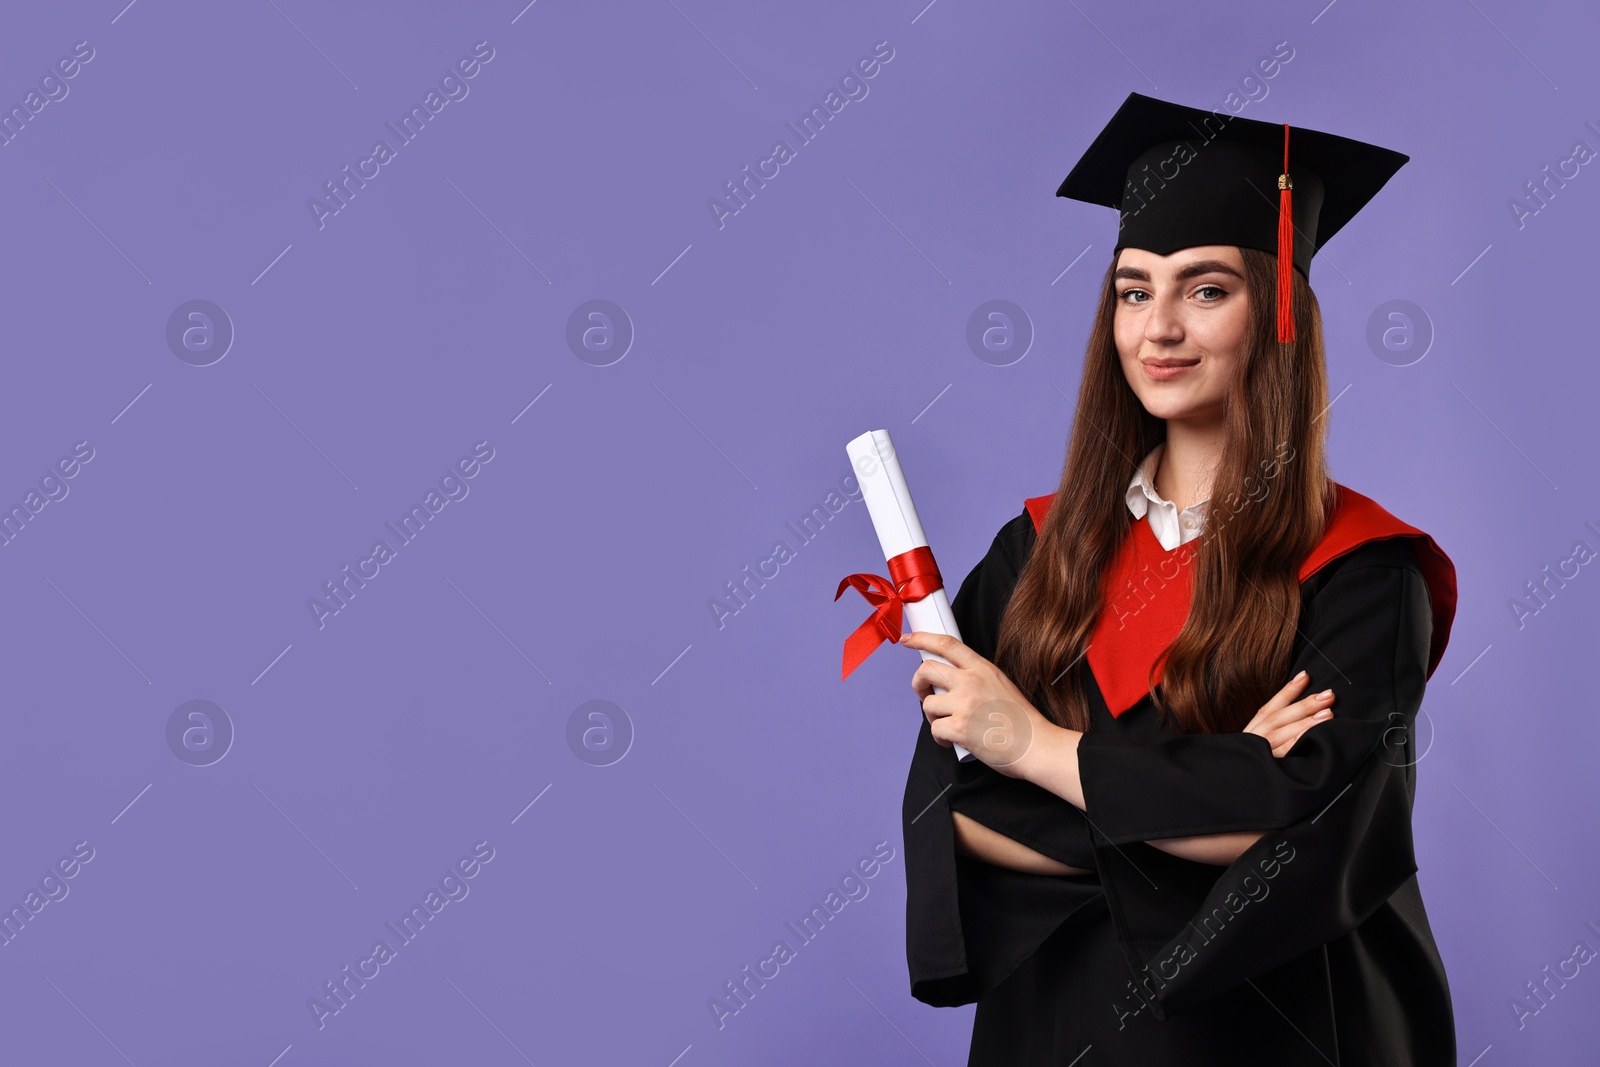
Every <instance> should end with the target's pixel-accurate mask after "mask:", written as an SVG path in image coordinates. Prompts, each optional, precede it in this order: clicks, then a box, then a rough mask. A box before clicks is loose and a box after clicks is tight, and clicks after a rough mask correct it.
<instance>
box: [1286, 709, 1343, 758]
mask: <svg viewBox="0 0 1600 1067" xmlns="http://www.w3.org/2000/svg"><path fill="white" fill-rule="evenodd" d="M1332 717H1333V712H1331V711H1326V710H1324V711H1319V712H1317V713H1316V714H1314V715H1312V716H1310V717H1309V718H1306V719H1303V720H1301V721H1300V722H1298V723H1295V724H1294V725H1292V726H1286V727H1284V728H1283V729H1281V730H1279V731H1278V732H1276V733H1275V734H1273V736H1272V754H1273V755H1274V756H1281V755H1283V754H1284V753H1285V752H1288V751H1289V750H1290V749H1291V748H1293V747H1294V745H1295V742H1296V741H1298V740H1300V738H1301V737H1303V736H1304V735H1305V732H1306V731H1307V730H1309V729H1311V728H1312V727H1313V726H1316V725H1317V724H1319V723H1324V722H1327V721H1328V720H1329V719H1330V718H1332Z"/></svg>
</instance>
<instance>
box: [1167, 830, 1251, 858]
mask: <svg viewBox="0 0 1600 1067" xmlns="http://www.w3.org/2000/svg"><path fill="white" fill-rule="evenodd" d="M1264 833H1266V831H1265V830H1238V831H1235V832H1234V833H1229V834H1199V835H1196V836H1194V837H1167V838H1162V839H1160V840H1153V841H1146V842H1145V844H1147V845H1149V846H1151V847H1152V848H1159V849H1160V850H1161V851H1163V852H1166V853H1168V854H1170V855H1173V856H1177V857H1178V858H1179V859H1185V860H1191V861H1193V862H1195V863H1210V864H1214V865H1216V866H1218V867H1229V866H1232V865H1233V862H1234V861H1235V860H1237V859H1238V858H1239V857H1240V856H1242V855H1244V853H1245V850H1246V849H1248V848H1249V847H1250V846H1251V845H1253V844H1255V843H1256V842H1257V841H1258V840H1260V839H1261V835H1262V834H1264Z"/></svg>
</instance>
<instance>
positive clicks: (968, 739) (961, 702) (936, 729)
mask: <svg viewBox="0 0 1600 1067" xmlns="http://www.w3.org/2000/svg"><path fill="white" fill-rule="evenodd" d="M900 643H901V644H902V645H905V646H906V647H907V648H915V649H917V650H919V651H921V652H922V654H923V656H925V657H926V656H929V653H930V652H937V653H938V654H937V655H933V656H932V657H931V658H928V659H925V660H924V662H923V664H922V666H920V667H918V668H917V672H916V673H915V674H913V675H912V676H911V688H912V689H914V690H915V691H916V694H917V696H918V697H920V698H921V699H922V713H923V714H924V715H926V716H927V717H928V728H929V730H931V731H932V733H933V739H934V740H935V741H937V742H939V744H941V745H946V746H948V745H952V744H953V745H955V747H956V749H957V750H958V751H964V750H970V751H971V754H972V755H973V756H974V757H975V758H977V759H980V760H982V761H983V762H984V763H987V764H988V765H989V766H991V767H993V768H994V769H995V770H997V771H999V772H1000V773H1001V774H1004V775H1006V776H1007V777H1010V778H1028V777H1029V773H1028V772H1029V770H1030V767H1029V765H1028V764H1024V763H1023V762H1022V758H1023V757H1024V756H1026V755H1027V754H1028V753H1029V752H1030V751H1032V750H1033V749H1034V747H1035V746H1036V745H1048V744H1050V743H1051V742H1054V741H1057V740H1060V739H1061V738H1063V737H1065V734H1066V731H1063V730H1062V729H1061V728H1060V727H1058V726H1056V725H1055V724H1054V723H1052V722H1050V720H1048V719H1046V718H1045V717H1044V716H1043V715H1042V714H1040V712H1039V709H1038V708H1035V707H1034V706H1033V704H1031V703H1030V702H1029V701H1028V698H1027V697H1025V696H1023V694H1022V691H1021V690H1020V689H1018V688H1017V687H1016V685H1015V684H1013V683H1012V681H1011V679H1010V678H1009V677H1007V676H1006V673H1005V672H1004V671H1002V670H1001V669H1000V668H999V667H996V666H995V665H994V664H993V663H991V662H990V661H989V660H986V659H984V658H983V657H982V656H980V655H978V654H977V653H976V652H974V651H973V650H972V649H971V648H969V647H967V646H966V645H964V644H962V643H961V641H960V640H959V639H957V638H955V637H951V636H950V635H948V634H940V633H927V632H924V631H913V632H911V633H908V634H905V635H903V636H902V637H901V638H900ZM1080 807H1081V805H1080Z"/></svg>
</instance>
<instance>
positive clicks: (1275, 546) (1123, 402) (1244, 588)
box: [995, 248, 1336, 733]
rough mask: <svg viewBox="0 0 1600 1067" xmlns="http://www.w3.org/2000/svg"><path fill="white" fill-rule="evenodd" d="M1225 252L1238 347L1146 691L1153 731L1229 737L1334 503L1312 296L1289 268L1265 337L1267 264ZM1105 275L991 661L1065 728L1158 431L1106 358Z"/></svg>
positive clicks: (1296, 607)
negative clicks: (1240, 264) (1246, 322)
mask: <svg viewBox="0 0 1600 1067" xmlns="http://www.w3.org/2000/svg"><path fill="white" fill-rule="evenodd" d="M1239 251H1240V254H1241V255H1242V256H1243V258H1244V267H1245V292H1246V293H1247V294H1248V298H1249V306H1250V326H1249V338H1250V340H1249V343H1248V344H1247V345H1246V346H1245V347H1246V351H1245V352H1244V354H1243V358H1242V360H1241V365H1240V367H1239V372H1238V373H1237V374H1236V376H1235V377H1234V380H1233V383H1232V386H1231V388H1230V390H1229V392H1228V395H1227V398H1226V401H1225V404H1224V407H1225V413H1224V416H1223V419H1224V424H1225V426H1226V440H1225V443H1224V445H1223V448H1222V453H1221V455H1220V457H1219V458H1218V461H1217V465H1216V467H1215V469H1214V471H1213V477H1212V482H1211V489H1212V491H1211V497H1210V504H1209V505H1208V506H1207V512H1206V521H1205V526H1204V529H1203V532H1202V534H1201V536H1200V537H1198V538H1196V539H1195V540H1193V541H1191V542H1189V543H1187V544H1185V545H1184V546H1183V547H1182V548H1181V549H1179V552H1181V553H1183V556H1184V558H1185V559H1186V560H1188V562H1186V563H1185V564H1184V565H1186V566H1189V567H1192V568H1194V584H1193V599H1192V601H1191V603H1190V608H1189V615H1188V618H1187V620H1186V621H1185V622H1184V624H1183V629H1182V630H1181V631H1180V632H1179V633H1178V635H1177V637H1176V638H1175V639H1174V640H1173V641H1172V643H1171V645H1169V646H1168V648H1167V649H1166V651H1165V652H1164V653H1163V657H1164V664H1163V665H1162V667H1161V670H1162V677H1161V684H1160V687H1159V688H1156V689H1154V690H1153V692H1154V698H1155V702H1156V706H1157V708H1158V710H1159V712H1160V714H1161V716H1162V719H1163V721H1164V722H1165V723H1168V724H1170V723H1171V722H1173V721H1176V723H1177V724H1178V725H1179V726H1180V727H1181V729H1182V730H1183V731H1184V732H1187V733H1195V732H1205V733H1221V732H1227V731H1237V730H1240V729H1242V728H1243V727H1244V725H1245V724H1246V723H1248V722H1249V721H1250V719H1251V717H1252V716H1254V714H1255V713H1256V711H1257V710H1258V709H1259V708H1260V707H1261V705H1262V704H1264V703H1266V702H1267V700H1268V699H1270V698H1271V696H1272V695H1273V694H1274V693H1275V692H1277V691H1278V690H1279V689H1281V688H1282V687H1283V686H1284V685H1285V684H1286V683H1287V682H1288V681H1289V679H1288V677H1287V671H1288V667H1289V656H1290V651H1291V648H1292V646H1293V643H1294V637H1295V626H1296V622H1297V621H1298V619H1299V616H1300V583H1299V574H1298V571H1299V567H1300V564H1301V563H1302V562H1303V561H1304V560H1305V558H1306V556H1307V555H1308V554H1309V553H1310V552H1311V550H1312V549H1313V548H1314V547H1315V546H1316V544H1317V543H1318V541H1320V540H1321V538H1322V535H1323V532H1324V531H1325V530H1326V528H1327V518H1328V516H1329V515H1330V514H1331V513H1332V509H1333V503H1334V499H1335V493H1336V490H1335V488H1334V485H1333V482H1332V480H1331V479H1330V478H1329V476H1328V471H1327V458H1326V431H1327V419H1326V418H1325V417H1324V414H1325V412H1326V409H1327V406H1328V385H1327V373H1326V368H1325V366H1324V359H1323V347H1322V316H1321V312H1320V310H1319V309H1318V307H1317V298H1316V295H1315V294H1314V293H1313V292H1312V291H1311V287H1310V286H1309V285H1307V284H1306V280H1305V278H1303V277H1302V276H1301V275H1300V272H1299V271H1293V272H1291V273H1292V276H1293V285H1294V320H1295V321H1294V327H1295V340H1294V341H1293V342H1284V343H1280V342H1279V341H1278V340H1277V333H1276V328H1277V327H1276V319H1275V315H1274V313H1273V312H1274V310H1275V308H1276V306H1277V257H1276V256H1274V255H1272V254H1271V253H1269V252H1263V251H1259V250H1257V249H1254V248H1240V249H1239ZM1115 268H1116V256H1115V255H1113V257H1112V262H1111V264H1110V266H1108V267H1107V268H1106V274H1105V279H1104V281H1103V282H1102V285H1101V290H1100V304H1099V308H1098V310H1097V311H1096V313H1095V320H1094V327H1093V329H1092V330H1091V332H1090V334H1089V345H1088V349H1087V352H1086V355H1085V359H1084V367H1083V381H1082V384H1081V385H1080V386H1079V388H1078V403H1077V417H1076V418H1075V419H1074V420H1073V426H1072V435H1071V438H1070V440H1069V441H1068V444H1067V460H1066V466H1065V467H1064V468H1063V470H1062V472H1061V482H1060V484H1059V485H1058V486H1057V488H1056V494H1055V498H1054V500H1053V502H1052V504H1051V507H1050V510H1049V512H1048V513H1047V514H1046V517H1045V520H1044V524H1043V526H1042V527H1041V528H1040V530H1039V534H1038V539H1037V542H1036V543H1035V545H1034V549H1033V553H1032V555H1031V556H1030V557H1029V559H1028V562H1027V564H1026V565H1025V566H1024V567H1023V569H1022V573H1021V574H1020V575H1019V576H1018V579H1017V584H1016V587H1015V589H1014V590H1013V592H1012V596H1011V600H1010V602H1009V604H1008V605H1007V607H1006V610H1005V614H1004V616H1003V617H1002V619H1001V623H1000V632H999V634H998V635H997V642H996V654H995V662H996V664H997V665H998V666H999V667H1000V668H1001V669H1002V670H1003V671H1005V673H1006V674H1007V675H1008V676H1009V677H1010V678H1011V680H1012V681H1013V682H1015V683H1016V685H1017V687H1018V688H1019V689H1021V690H1022V692H1024V693H1027V694H1030V699H1034V700H1036V701H1037V700H1039V699H1040V698H1041V696H1042V698H1043V703H1042V704H1041V705H1040V711H1041V712H1043V713H1044V714H1045V715H1046V716H1047V717H1049V718H1050V719H1051V720H1052V721H1054V722H1055V723H1057V724H1058V725H1061V726H1067V727H1070V728H1072V729H1076V730H1088V729H1089V728H1090V715H1089V705H1088V698H1087V696H1086V690H1085V685H1086V682H1087V680H1088V678H1089V677H1090V673H1089V664H1088V660H1087V658H1086V657H1085V656H1084V653H1085V652H1086V651H1087V645H1088V643H1089V638H1090V635H1091V633H1092V632H1093V630H1094V627H1095V622H1096V619H1097V616H1098V614H1099V612H1100V610H1101V605H1102V585H1103V584H1104V583H1105V582H1106V575H1107V573H1108V572H1109V570H1110V566H1111V563H1112V562H1113V560H1114V559H1115V558H1116V554H1117V551H1118V549H1119V548H1120V547H1121V545H1122V543H1123V540H1124V538H1125V537H1126V536H1127V535H1128V532H1129V524H1130V523H1131V522H1132V521H1133V517H1132V515H1131V514H1130V512H1129V511H1128V506H1127V503H1126V499H1125V498H1126V493H1127V488H1128V480H1129V479H1130V478H1132V477H1133V472H1134V469H1135V467H1136V466H1137V465H1138V464H1139V463H1140V462H1141V461H1142V460H1143V459H1144V457H1145V455H1146V454H1147V453H1148V452H1149V451H1150V450H1151V449H1153V448H1154V447H1155V446H1156V445H1157V444H1158V443H1160V442H1161V441H1163V440H1164V439H1165V437H1166V423H1165V422H1164V421H1162V420H1161V419H1158V418H1156V417H1155V416H1153V415H1151V414H1150V413H1149V412H1148V411H1146V410H1145V408H1144V405H1143V404H1142V403H1140V401H1139V398H1138V396H1137V394H1135V393H1134V391H1133V389H1132V387H1130V386H1129V385H1128V381H1127V378H1126V377H1125V376H1124V373H1123V370H1122V364H1121V361H1120V359H1119V358H1118V356H1117V348H1116V341H1115V336H1114V334H1113V329H1112V318H1113V315H1114V314H1115V312H1116V298H1117V293H1116V285H1115V282H1114V279H1113V273H1114V271H1115ZM1158 584H1159V583H1158ZM1106 592H1109V593H1110V594H1111V595H1112V596H1113V597H1115V596H1118V595H1119V594H1120V591H1116V590H1107V591H1106ZM1155 595H1162V594H1161V592H1160V590H1159V589H1157V590H1156V591H1155ZM1165 595H1169V596H1170V595H1174V594H1172V593H1170V592H1169V593H1166V594H1165ZM1158 662H1159V661H1158ZM1151 674H1152V677H1153V676H1154V669H1152V672H1151ZM1146 681H1147V682H1148V681H1149V679H1146Z"/></svg>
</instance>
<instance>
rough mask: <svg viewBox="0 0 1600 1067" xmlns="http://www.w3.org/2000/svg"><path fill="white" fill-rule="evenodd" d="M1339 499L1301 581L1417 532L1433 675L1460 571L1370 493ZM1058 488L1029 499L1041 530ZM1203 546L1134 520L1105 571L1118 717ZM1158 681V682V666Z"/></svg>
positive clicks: (1100, 662)
mask: <svg viewBox="0 0 1600 1067" xmlns="http://www.w3.org/2000/svg"><path fill="white" fill-rule="evenodd" d="M1334 484H1335V486H1336V487H1337V489H1338V502H1337V504H1336V505H1335V506H1334V511H1333V515H1332V516H1331V517H1330V519H1329V522H1328V529H1327V532H1326V533H1324V534H1323V537H1322V540H1321V542H1319V543H1318V544H1317V547H1316V548H1314V549H1313V550H1312V551H1311V554H1310V555H1309V556H1307V557H1306V561H1305V562H1304V563H1303V564H1301V565H1300V581H1302V582H1303V581H1305V580H1306V579H1307V578H1309V577H1311V575H1313V574H1315V573H1316V572H1317V571H1319V570H1321V569H1322V567H1323V566H1324V565H1325V564H1327V563H1329V562H1331V561H1333V560H1335V559H1338V558H1339V557H1340V556H1342V555H1344V554H1345V553H1346V552H1349V551H1351V550H1352V549H1354V548H1356V547H1357V546H1359V545H1362V544H1365V543H1366V542H1368V541H1378V540H1382V539H1384V538H1387V537H1415V538H1417V539H1418V541H1417V549H1418V551H1417V558H1418V561H1419V562H1420V563H1421V565H1422V574H1423V577H1424V578H1425V579H1426V581H1427V583H1428V595H1429V599H1430V600H1431V601H1432V605H1433V638H1432V641H1431V642H1430V644H1429V648H1428V677H1430V678H1431V677H1432V676H1433V670H1434V668H1435V667H1437V666H1438V665H1439V660H1440V658H1441V657H1443V655H1444V647H1445V644H1446V643H1447V642H1448V641H1449V639H1450V624H1451V622H1452V621H1453V620H1454V618H1455V612H1456V569H1455V565H1454V564H1453V563H1451V562H1450V557H1449V556H1447V555H1445V554H1444V551H1443V550H1442V549H1440V548H1439V546H1438V545H1437V544H1435V543H1434V541H1433V538H1432V537H1429V536H1428V535H1427V534H1426V533H1424V532H1423V531H1421V530H1419V529H1417V528H1416V527H1415V526H1410V525H1407V524H1406V523H1404V522H1401V521H1400V520H1399V519H1397V518H1395V517H1394V516H1393V515H1391V514H1389V512H1387V511H1385V510H1384V509H1383V508H1382V507H1381V506H1379V504H1378V503H1377V502H1376V501H1374V500H1372V499H1371V498H1370V497H1366V496H1362V495H1361V494H1360V493H1358V492H1356V491H1355V490H1353V489H1350V488H1348V487H1346V486H1343V485H1339V484H1338V483H1334ZM1054 498H1055V494H1054V493H1047V494H1045V495H1044V496H1035V497H1029V498H1028V499H1027V500H1026V504H1027V507H1028V514H1029V515H1030V516H1032V518H1033V528H1034V531H1035V532H1036V533H1037V532H1038V531H1039V529H1040V528H1042V527H1043V526H1044V516H1045V512H1047V511H1048V510H1049V509H1050V502H1051V501H1052V500H1053V499H1054ZM1198 545H1199V542H1198V541H1190V542H1188V543H1187V544H1182V545H1179V546H1178V547H1177V548H1174V549H1172V550H1171V551H1170V552H1169V551H1168V550H1166V549H1164V548H1162V547H1161V542H1159V541H1157V540H1156V535H1155V533H1154V532H1153V531H1152V530H1151V529H1150V523H1149V521H1148V520H1147V519H1140V520H1138V521H1137V522H1134V523H1131V524H1130V526H1129V529H1128V536H1127V538H1126V539H1125V540H1124V541H1123V543H1122V547H1121V549H1120V550H1119V551H1118V553H1117V557H1116V559H1115V561H1114V562H1113V563H1112V566H1111V568H1110V570H1109V572H1108V574H1107V576H1106V584H1105V587H1104V588H1105V599H1104V604H1103V606H1102V608H1101V611H1100V617H1099V619H1098V621H1097V622H1096V625H1095V630H1094V633H1093V634H1092V635H1091V636H1090V638H1089V655H1088V660H1089V669H1090V670H1092V671H1093V672H1094V677H1095V681H1096V682H1097V683H1099V686H1100V691H1101V693H1102V694H1103V695H1104V696H1105V699H1106V707H1107V708H1108V709H1109V710H1110V712H1111V714H1112V715H1113V716H1116V715H1121V714H1122V713H1123V712H1125V711H1127V710H1128V709H1129V708H1131V707H1133V706H1134V705H1135V704H1137V703H1139V701H1140V700H1142V699H1144V697H1145V696H1146V695H1147V694H1148V693H1149V689H1148V688H1147V686H1146V684H1145V679H1146V678H1147V677H1149V674H1150V668H1151V665H1152V664H1154V663H1155V662H1156V657H1157V656H1159V655H1160V654H1161V652H1162V651H1163V650H1164V649H1165V648H1166V647H1167V646H1168V645H1169V644H1171V643H1172V640H1173V638H1175V637H1177V636H1178V631H1179V630H1181V629H1182V628H1183V623H1184V620H1185V619H1187V618H1188V616H1189V599H1190V595H1191V594H1192V592H1193V588H1194V571H1193V569H1192V566H1191V565H1190V564H1191V563H1192V556H1193V553H1194V551H1195V550H1196V549H1197V547H1198ZM1155 680H1156V682H1157V683H1158V684H1159V683H1160V681H1161V671H1160V670H1159V669H1158V670H1157V671H1156V675H1155Z"/></svg>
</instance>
